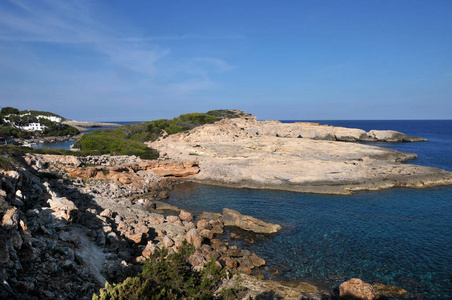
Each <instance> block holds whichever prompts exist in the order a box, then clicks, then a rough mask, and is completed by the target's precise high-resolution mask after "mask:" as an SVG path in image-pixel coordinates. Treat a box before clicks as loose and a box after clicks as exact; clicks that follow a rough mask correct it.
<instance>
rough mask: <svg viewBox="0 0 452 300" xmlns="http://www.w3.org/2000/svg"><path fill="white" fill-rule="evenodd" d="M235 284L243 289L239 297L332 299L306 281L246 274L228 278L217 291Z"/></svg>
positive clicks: (289, 299) (329, 295) (287, 299)
mask: <svg viewBox="0 0 452 300" xmlns="http://www.w3.org/2000/svg"><path fill="white" fill-rule="evenodd" d="M237 286H241V287H242V290H243V293H242V294H241V295H240V298H239V299H286V300H292V299H293V300H298V299H312V300H317V299H318V300H326V299H334V297H333V296H332V295H331V294H330V293H329V292H328V291H325V290H322V289H320V288H318V287H315V286H313V285H311V284H309V283H306V282H292V281H283V282H281V281H274V280H259V279H257V278H256V277H253V276H249V275H246V274H241V275H240V276H237V275H235V276H233V277H232V278H231V279H230V280H227V281H225V282H224V283H223V284H222V285H221V286H220V288H219V289H218V292H217V293H220V291H221V289H228V288H235V287H237Z"/></svg>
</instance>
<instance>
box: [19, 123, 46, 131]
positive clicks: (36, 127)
mask: <svg viewBox="0 0 452 300" xmlns="http://www.w3.org/2000/svg"><path fill="white" fill-rule="evenodd" d="M19 128H20V129H23V130H28V131H43V130H44V129H45V128H46V127H45V126H44V125H42V124H41V123H28V125H27V126H19Z"/></svg>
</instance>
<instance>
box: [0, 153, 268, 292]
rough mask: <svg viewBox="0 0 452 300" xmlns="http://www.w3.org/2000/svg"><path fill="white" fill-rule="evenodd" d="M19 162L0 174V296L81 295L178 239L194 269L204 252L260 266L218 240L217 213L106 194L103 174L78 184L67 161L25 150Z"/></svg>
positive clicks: (231, 266)
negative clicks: (185, 246)
mask: <svg viewBox="0 0 452 300" xmlns="http://www.w3.org/2000/svg"><path fill="white" fill-rule="evenodd" d="M96 160H99V161H104V160H107V163H108V164H113V161H109V160H108V159H107V158H101V157H98V158H96ZM25 161H26V162H27V164H28V166H27V168H28V169H26V168H21V169H18V170H17V171H8V172H3V173H2V176H1V177H0V221H1V223H0V278H1V280H2V281H1V284H0V299H14V298H17V299H34V298H33V297H36V298H38V299H52V298H55V299H89V298H91V295H92V294H93V293H94V292H97V291H98V290H99V288H101V287H102V286H103V285H104V284H105V282H106V281H110V282H118V281H122V280H124V279H125V277H127V276H133V275H134V274H136V272H137V271H139V270H140V264H141V262H143V261H144V260H145V259H146V258H149V257H151V256H152V254H153V253H155V252H156V251H157V250H159V249H162V248H163V247H165V248H167V249H168V250H169V253H173V252H176V251H178V250H179V249H180V248H181V247H182V245H183V244H184V242H187V243H188V244H191V245H193V246H194V248H195V250H194V252H193V254H192V255H191V256H190V257H189V261H190V263H191V265H192V267H193V268H194V269H196V270H200V269H202V268H203V267H204V265H205V264H206V263H207V262H209V261H210V260H211V259H212V258H214V259H216V260H217V265H218V266H221V267H222V268H226V269H228V270H229V271H231V272H232V271H234V272H235V271H239V272H242V273H244V274H251V273H252V272H254V271H255V270H256V269H258V268H260V267H262V266H264V265H265V260H264V259H262V258H261V257H259V256H258V255H256V254H255V253H252V252H250V251H248V250H243V249H239V248H237V247H235V246H231V245H228V243H227V241H225V240H222V239H221V238H222V233H223V229H224V226H225V225H224V223H223V222H222V221H221V219H220V218H219V217H220V216H221V215H219V214H207V213H206V214H203V215H202V216H200V217H195V216H193V215H192V214H191V213H190V212H188V211H185V210H180V209H177V208H175V207H172V206H169V205H168V206H167V208H168V209H171V210H173V212H172V213H173V214H170V215H168V212H166V214H165V215H163V214H161V213H159V211H160V210H161V209H162V207H160V205H157V203H161V201H150V200H149V199H147V198H148V197H147V195H143V194H139V195H135V196H133V195H129V196H127V197H125V196H123V195H119V194H111V193H110V190H109V189H106V188H105V187H106V184H109V183H107V182H108V181H109V180H105V179H104V180H98V179H89V180H86V181H85V182H83V184H82V183H81V182H80V180H81V179H78V178H73V177H70V176H68V175H69V174H68V173H67V172H65V171H64V168H63V166H64V165H65V164H69V163H70V164H73V163H74V161H72V160H65V159H64V158H58V159H54V160H52V159H51V158H47V159H43V158H42V156H34V155H30V156H27V158H26V159H25ZM91 161H94V158H92V160H91ZM79 162H80V163H81V164H83V163H84V162H83V159H81V160H80V161H79ZM50 171H52V172H53V171H55V173H52V174H51V175H50ZM137 173H139V171H138V172H137ZM152 178H153V180H155V181H154V182H155V183H156V184H159V185H162V184H171V182H169V181H164V179H162V178H160V177H159V176H157V175H155V177H152ZM110 181H112V180H110ZM131 185H132V184H123V185H122V186H121V188H127V187H130V186H131ZM130 191H134V189H130ZM19 200H20V201H19ZM13 203H15V204H13ZM154 204H155V205H154ZM175 212H177V214H174V213H175ZM245 217H246V216H245Z"/></svg>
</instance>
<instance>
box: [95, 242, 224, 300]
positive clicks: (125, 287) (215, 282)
mask: <svg viewBox="0 0 452 300" xmlns="http://www.w3.org/2000/svg"><path fill="white" fill-rule="evenodd" d="M193 250H194V249H193V246H189V245H186V244H185V245H184V246H183V247H181V249H180V250H179V252H177V253H174V254H170V255H168V250H167V249H162V250H160V251H157V252H156V253H155V254H154V255H153V256H152V257H151V258H150V259H148V260H147V261H146V262H145V263H144V265H143V268H142V272H141V273H140V274H139V275H138V276H136V277H129V278H127V279H126V280H125V281H124V282H122V283H119V284H113V285H110V284H108V283H107V284H106V285H105V288H104V289H102V290H101V291H100V294H99V295H96V294H95V295H94V296H93V300H116V299H143V300H146V299H217V298H222V297H221V296H219V297H215V296H214V292H215V291H216V290H217V289H218V287H219V285H220V284H221V281H222V279H223V278H224V277H225V270H224V269H222V268H221V267H217V266H216V265H215V261H214V260H212V261H210V262H209V263H208V264H207V265H206V266H205V267H204V269H203V270H202V271H196V270H193V269H192V268H191V265H190V264H189V262H188V257H189V256H190V254H191V253H193ZM229 294H231V293H229ZM232 294H233V293H232Z"/></svg>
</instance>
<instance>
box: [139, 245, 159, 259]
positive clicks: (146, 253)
mask: <svg viewBox="0 0 452 300" xmlns="http://www.w3.org/2000/svg"><path fill="white" fill-rule="evenodd" d="M157 250H158V247H157V245H156V244H154V243H153V242H152V241H149V242H148V243H147V245H146V248H144V250H143V252H142V253H141V255H143V256H144V257H145V258H148V257H149V256H151V255H152V254H154V252H155V251H157Z"/></svg>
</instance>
